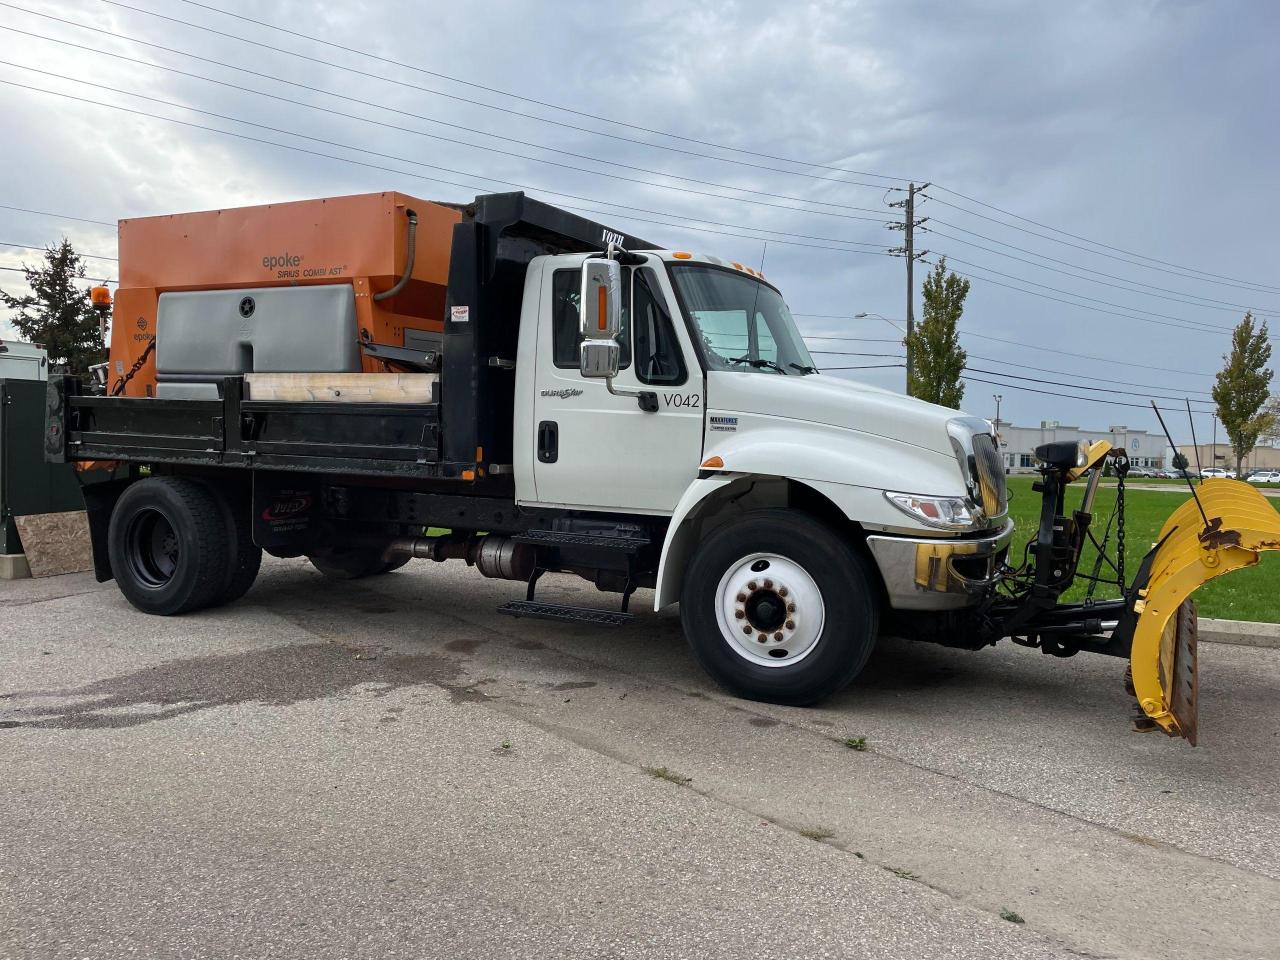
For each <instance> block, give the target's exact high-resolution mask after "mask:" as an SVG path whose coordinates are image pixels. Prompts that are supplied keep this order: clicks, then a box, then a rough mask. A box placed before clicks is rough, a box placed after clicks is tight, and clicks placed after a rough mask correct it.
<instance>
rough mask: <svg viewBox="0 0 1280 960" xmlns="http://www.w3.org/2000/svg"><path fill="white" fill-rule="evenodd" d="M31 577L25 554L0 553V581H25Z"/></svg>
mask: <svg viewBox="0 0 1280 960" xmlns="http://www.w3.org/2000/svg"><path fill="white" fill-rule="evenodd" d="M30 576H31V565H30V564H28V563H27V555H26V554H25V553H0V580H26V579H27V578H28V577H30Z"/></svg>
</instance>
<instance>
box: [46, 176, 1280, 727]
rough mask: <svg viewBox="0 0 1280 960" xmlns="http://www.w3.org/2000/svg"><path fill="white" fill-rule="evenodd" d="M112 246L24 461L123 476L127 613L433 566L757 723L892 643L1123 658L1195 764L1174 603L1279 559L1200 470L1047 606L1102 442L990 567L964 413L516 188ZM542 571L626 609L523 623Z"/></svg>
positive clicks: (765, 298) (981, 449)
mask: <svg viewBox="0 0 1280 960" xmlns="http://www.w3.org/2000/svg"><path fill="white" fill-rule="evenodd" d="M120 259H121V263H120V269H121V286H120V289H119V290H118V291H116V296H115V303H114V318H113V322H112V341H111V352H110V357H109V360H108V362H107V363H106V364H104V365H103V366H102V367H100V368H98V370H97V371H96V373H97V383H96V384H95V383H82V382H81V381H79V380H77V379H74V378H64V377H55V378H53V379H52V380H51V383H50V389H49V416H48V433H47V438H46V440H47V453H48V456H49V457H50V458H51V459H54V460H73V461H78V462H92V461H114V462H124V463H127V464H130V465H132V467H133V469H132V470H131V474H130V476H129V477H128V478H127V479H124V480H116V481H113V482H111V483H104V484H97V485H89V486H86V494H85V495H86V503H87V507H88V511H89V518H90V527H91V530H92V533H93V539H94V550H95V560H96V567H97V572H98V576H99V577H100V578H101V579H107V578H112V577H114V578H115V580H116V581H117V583H118V584H119V586H120V589H121V590H122V592H123V593H124V595H125V596H126V597H127V598H128V599H129V600H130V601H131V602H132V603H133V604H134V605H135V606H137V607H139V608H140V609H142V610H146V611H148V612H152V613H157V614H179V613H188V612H190V611H194V610H198V609H200V608H202V607H206V606H209V605H212V604H218V603H226V602H229V601H231V600H233V599H235V598H236V597H238V596H240V595H241V594H243V593H244V592H245V591H246V590H248V589H249V587H250V585H251V584H252V583H253V579H254V576H255V575H256V573H257V569H258V564H259V562H260V558H261V553H262V551H264V550H265V551H267V552H268V553H271V554H274V555H277V556H307V557H310V558H311V559H312V561H313V562H314V563H315V565H316V566H317V567H318V568H319V569H320V570H321V571H323V572H325V573H326V574H329V575H330V576H333V577H339V578H352V577H363V576H374V575H379V574H382V573H385V572H388V571H390V570H393V569H395V568H396V567H398V566H401V565H403V564H404V563H405V562H407V561H408V560H409V559H411V558H426V559H430V560H436V561H441V560H446V559H455V560H461V561H464V562H466V563H467V564H470V565H472V566H474V567H475V568H476V569H477V570H478V572H479V573H481V574H483V575H484V576H488V577H500V578H506V579H510V580H514V581H519V582H521V583H522V584H523V585H524V589H523V595H522V596H521V597H518V598H513V599H512V601H511V602H509V603H507V604H506V605H505V606H504V608H503V609H504V610H505V611H506V612H508V613H510V614H512V615H515V616H518V617H548V618H560V619H565V620H571V621H580V622H581V621H587V622H592V623H598V624H601V625H607V624H616V623H619V622H622V621H624V620H626V619H627V618H628V617H629V616H630V614H629V612H628V605H629V602H630V600H631V597H632V594H633V592H634V591H636V590H637V589H642V588H643V589H647V590H651V591H652V598H653V601H652V602H653V605H654V607H655V608H657V609H662V608H665V607H669V606H671V605H674V604H679V608H680V615H681V619H682V623H683V626H684V629H685V633H686V634H687V636H688V640H689V642H690V644H691V645H692V647H693V650H694V652H695V653H696V655H697V658H698V660H699V661H700V663H701V664H702V665H703V666H704V667H705V668H706V670H707V671H708V673H710V674H711V676H713V677H714V678H715V679H716V680H717V681H718V682H719V683H720V684H722V685H723V686H724V687H725V688H726V689H728V690H729V691H731V692H733V693H735V694H737V695H740V696H743V697H749V698H755V699H761V700H768V701H773V702H777V703H784V704H793V705H803V704H810V703H814V702H816V701H818V700H821V699H822V698H823V697H825V696H827V695H829V694H830V693H832V692H833V691H836V690H838V689H840V688H841V687H842V686H844V685H846V684H847V683H848V682H849V681H850V680H851V679H852V678H853V677H855V676H856V675H857V673H858V671H859V670H860V669H861V668H862V667H863V665H864V664H865V663H866V660H867V657H868V655H869V654H870V653H871V651H872V648H873V647H874V645H875V643H876V639H877V637H878V636H879V635H880V634H881V633H882V632H883V631H885V630H892V631H893V632H895V633H897V634H899V635H905V636H909V637H914V638H917V639H921V640H928V641H933V642H939V643H945V644H949V645H954V646H960V647H966V648H972V649H978V648H980V647H983V646H987V645H990V644H993V643H995V642H997V641H999V640H1001V639H1002V638H1006V637H1012V638H1014V639H1015V640H1016V641H1017V642H1021V643H1024V644H1027V645H1030V646H1036V647H1039V648H1041V649H1042V650H1044V651H1045V652H1047V653H1053V654H1057V655H1059V656H1064V657H1065V656H1069V655H1071V654H1074V653H1077V652H1080V651H1089V652H1096V653H1103V654H1110V655H1115V656H1120V657H1125V658H1129V659H1130V661H1131V664H1132V683H1133V686H1134V689H1135V693H1136V694H1137V699H1138V703H1139V705H1140V709H1141V712H1142V714H1143V715H1144V716H1145V717H1146V718H1148V720H1149V722H1150V723H1152V724H1153V725H1157V726H1159V727H1161V728H1163V729H1164V730H1166V731H1167V732H1170V733H1174V734H1180V735H1182V736H1185V737H1188V738H1189V739H1192V740H1193V742H1194V737H1195V617H1194V607H1193V606H1192V605H1191V603H1190V601H1186V598H1187V595H1188V594H1189V593H1190V591H1191V590H1192V589H1194V587H1195V586H1196V585H1198V584H1199V583H1200V582H1203V580H1205V579H1208V578H1209V576H1213V575H1217V572H1222V571H1225V570H1226V569H1232V568H1234V567H1235V566H1241V565H1244V564H1245V563H1250V562H1256V560H1257V555H1258V552H1259V551H1260V550H1262V549H1266V548H1267V547H1268V545H1271V546H1274V545H1275V544H1276V543H1280V516H1277V515H1276V513H1275V511H1274V510H1272V509H1271V508H1270V506H1269V505H1267V504H1266V503H1265V501H1264V500H1263V498H1262V497H1261V496H1260V495H1259V494H1258V493H1257V492H1256V491H1254V490H1251V489H1249V488H1248V486H1247V485H1245V484H1233V483H1232V482H1230V481H1214V482H1210V483H1206V484H1204V485H1203V486H1202V487H1201V489H1200V495H1199V499H1198V500H1197V501H1196V503H1197V508H1196V509H1200V512H1199V513H1197V512H1196V509H1193V510H1192V511H1191V512H1190V513H1187V511H1186V510H1183V511H1180V512H1179V513H1178V514H1175V516H1174V517H1173V518H1171V519H1170V524H1172V527H1171V528H1167V529H1166V532H1165V533H1164V534H1163V535H1162V541H1161V544H1160V545H1159V547H1158V548H1157V549H1156V550H1153V552H1152V554H1151V555H1149V556H1148V558H1147V562H1146V563H1144V564H1143V567H1142V568H1141V569H1140V570H1138V571H1136V573H1135V576H1134V577H1133V578H1132V579H1131V581H1130V582H1118V583H1117V585H1116V590H1115V593H1116V595H1115V596H1114V597H1112V598H1110V599H1108V600H1099V601H1097V602H1092V603H1089V604H1063V603H1061V602H1060V597H1061V595H1062V593H1063V592H1064V591H1065V590H1066V589H1067V588H1068V587H1069V586H1070V585H1071V584H1072V582H1073V581H1074V579H1075V576H1076V568H1077V565H1078V563H1079V560H1080V554H1081V550H1082V547H1083V544H1084V540H1085V531H1086V530H1087V529H1088V526H1089V523H1090V520H1091V510H1092V502H1093V495H1094V492H1095V491H1096V489H1097V483H1098V478H1099V476H1100V475H1101V472H1102V470H1101V465H1102V464H1103V462H1104V460H1107V459H1108V458H1110V459H1111V461H1112V464H1113V466H1114V467H1115V469H1116V470H1117V472H1119V473H1120V475H1121V476H1122V477H1123V474H1124V471H1125V469H1126V466H1127V461H1126V460H1125V459H1124V455H1123V452H1122V451H1114V450H1111V449H1110V447H1109V446H1108V445H1107V444H1105V443H1103V444H1097V445H1095V446H1094V447H1093V448H1087V449H1086V448H1082V447H1078V446H1077V445H1075V444H1049V445H1047V446H1046V447H1044V448H1042V449H1041V450H1040V451H1039V453H1038V455H1039V456H1040V458H1041V460H1042V463H1043V469H1042V471H1041V472H1042V477H1041V480H1040V488H1041V491H1042V495H1043V507H1042V518H1041V521H1040V524H1039V526H1038V528H1037V529H1036V530H1033V531H1030V538H1029V542H1028V543H1027V545H1026V550H1025V552H1024V551H1023V549H1022V547H1021V546H1019V548H1018V549H1017V550H1016V551H1015V552H1013V553H1011V552H1010V549H1009V548H1010V543H1011V538H1012V537H1013V532H1014V531H1013V525H1012V524H1011V522H1010V520H1009V518H1008V515H1007V514H1008V511H1007V495H1006V489H1005V471H1004V467H1003V464H1002V461H1001V457H1000V456H999V454H998V451H997V448H996V444H995V438H994V437H993V434H992V428H991V424H990V423H988V422H987V421H985V420H982V419H977V418H974V417H970V416H965V415H963V414H961V413H959V412H957V411H955V410H949V409H944V408H942V407H938V406H933V405H931V404H928V403H923V402H920V401H918V400H914V399H910V398H907V397H903V396H900V395H897V394H894V393H891V392H887V391H885V390H880V389H876V388H873V387H870V386H866V385H863V384H859V383H856V382H851V381H849V380H845V379H841V378H838V377H833V376H828V375H823V374H822V373H821V372H820V371H819V370H818V369H817V367H816V365H815V363H814V361H813V358H812V357H811V356H810V355H809V352H808V351H807V350H806V349H805V345H804V341H803V340H802V338H801V336H800V334H799V332H798V331H797V329H796V325H795V323H794V321H793V319H792V316H791V314H790V312H789V311H788V309H787V305H786V302H785V301H784V298H783V296H782V293H781V292H780V291H779V290H778V289H777V288H776V287H774V286H773V285H772V284H770V283H769V282H768V281H767V280H766V279H765V278H764V277H763V276H762V275H761V274H760V273H758V272H757V271H755V270H753V269H751V268H750V267H746V266H743V265H742V264H739V263H732V262H725V261H723V260H720V259H717V258H715V257H710V256H703V255H699V254H697V253H694V252H684V251H672V250H664V249H660V248H659V247H658V246H657V245H655V244H653V243H650V242H647V241H644V240H642V239H640V238H637V237H633V236H630V235H628V234H626V233H624V232H621V231H616V230H611V229H609V228H607V227H605V226H603V225H601V224H598V223H593V222H591V221H588V220H585V219H583V218H581V217H578V216H575V215H573V214H571V213H567V212H565V211H563V210H558V209H556V208H554V207H550V206H548V205H546V204H543V203H540V202H538V201H535V200H532V199H530V198H527V197H525V196H524V195H522V194H500V195H490V196H482V197H478V198H476V200H475V202H474V203H472V204H468V205H465V206H454V205H448V204H437V203H430V202H427V201H423V200H419V199H416V198H412V197H407V196H404V195H402V194H396V193H386V194H374V195H367V196H362V197H345V198H334V199H329V200H323V201H308V202H304V203H293V204H276V205H270V206H265V207H253V208H244V209H240V210H221V211H209V212H205V213H196V214H185V215H180V216H174V217H153V218H146V219H142V220H125V221H121V224H120ZM98 299H99V301H100V302H101V303H102V304H103V305H104V309H107V307H106V301H105V298H104V295H103V294H102V293H99V294H98ZM1086 475H1087V476H1086ZM1076 481H1080V482H1079V483H1078V486H1077V487H1076V488H1075V489H1081V491H1082V492H1081V495H1080V500H1079V502H1078V504H1077V505H1075V506H1074V507H1073V508H1071V509H1068V508H1067V507H1066V505H1065V503H1066V500H1065V498H1066V492H1067V488H1068V485H1069V484H1072V483H1073V482H1076ZM1205 511H1207V512H1205ZM1268 541H1271V542H1270V544H1268ZM1210 561H1212V563H1210ZM1193 568H1194V569H1193ZM1189 570H1190V571H1192V572H1191V573H1188V572H1187V571H1189ZM1215 571H1216V572H1215ZM545 573H567V574H574V575H578V576H581V577H585V578H587V579H588V580H590V581H592V582H594V583H595V584H596V585H597V586H598V587H599V588H600V590H601V591H603V592H605V593H606V594H610V593H611V594H614V595H616V596H617V597H618V598H619V600H618V601H617V602H615V603H614V604H613V605H612V606H609V605H608V604H607V603H606V601H605V600H604V599H603V598H602V602H601V604H600V605H598V606H593V607H589V608H583V607H569V606H563V605H559V604H555V603H548V602H544V601H543V600H540V599H539V598H538V596H537V585H538V582H539V578H540V577H541V576H542V575H543V574H545ZM1184 601H1186V602H1184Z"/></svg>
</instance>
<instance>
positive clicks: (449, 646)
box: [444, 640, 489, 653]
mask: <svg viewBox="0 0 1280 960" xmlns="http://www.w3.org/2000/svg"><path fill="white" fill-rule="evenodd" d="M488 642H489V641H488V640H450V641H449V642H448V643H446V644H445V645H444V648H445V649H446V650H452V651H453V652H454V653H475V652H476V651H477V650H479V649H480V648H481V647H482V646H483V645H484V644H486V643H488Z"/></svg>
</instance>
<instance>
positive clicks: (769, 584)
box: [764, 580, 773, 590]
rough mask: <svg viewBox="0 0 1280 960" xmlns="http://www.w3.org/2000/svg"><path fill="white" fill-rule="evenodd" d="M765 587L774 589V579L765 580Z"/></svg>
mask: <svg viewBox="0 0 1280 960" xmlns="http://www.w3.org/2000/svg"><path fill="white" fill-rule="evenodd" d="M764 588H765V589H766V590H772V589H773V581H772V580H766V581H765V582H764Z"/></svg>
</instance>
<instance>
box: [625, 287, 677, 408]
mask: <svg viewBox="0 0 1280 960" xmlns="http://www.w3.org/2000/svg"><path fill="white" fill-rule="evenodd" d="M631 301H632V310H631V311H630V315H631V323H630V324H629V326H630V327H631V329H632V330H634V331H635V341H636V342H635V355H636V378H637V379H638V380H639V381H640V382H641V383H653V384H666V385H668V386H670V385H674V384H679V383H684V381H685V369H684V355H683V353H682V352H681V350H680V342H679V341H678V340H676V334H675V328H674V327H673V326H672V324H671V314H670V313H668V312H667V307H666V301H665V299H664V298H663V296H662V288H661V287H660V286H658V278H657V275H656V274H655V273H654V272H653V271H652V270H650V269H649V268H648V267H645V268H644V269H642V270H636V271H635V276H634V278H633V279H632V282H631Z"/></svg>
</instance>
